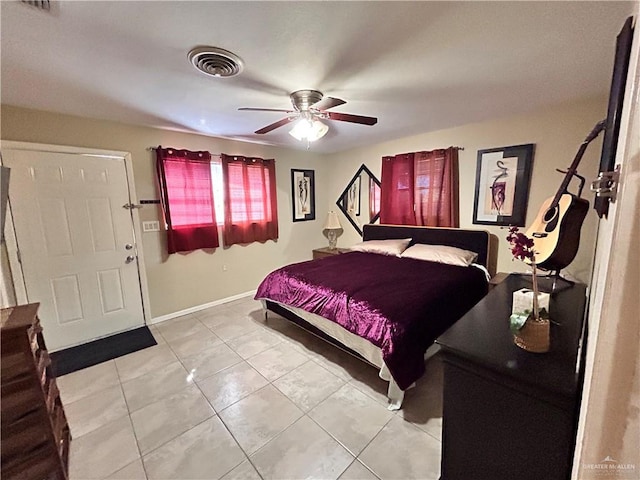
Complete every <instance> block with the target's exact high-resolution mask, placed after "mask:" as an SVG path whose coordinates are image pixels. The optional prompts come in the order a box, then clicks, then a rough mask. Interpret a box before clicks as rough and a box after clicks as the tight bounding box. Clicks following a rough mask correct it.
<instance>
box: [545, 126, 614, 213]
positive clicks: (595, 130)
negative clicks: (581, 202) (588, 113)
mask: <svg viewBox="0 0 640 480" xmlns="http://www.w3.org/2000/svg"><path fill="white" fill-rule="evenodd" d="M604 126H605V120H601V121H600V122H598V123H597V124H596V126H595V127H593V130H592V131H591V133H589V135H587V138H586V139H585V140H584V142H582V145H580V148H579V149H578V153H576V156H575V158H574V159H573V162H571V166H570V167H569V169H568V170H567V174H566V175H565V177H564V180H562V183H561V184H560V188H559V189H558V191H557V192H556V195H555V197H553V202H551V205H550V206H549V208H555V207H556V206H557V205H558V202H559V201H560V198H561V197H562V195H564V194H565V193H567V189H568V188H569V183H570V182H571V179H572V178H573V176H574V175H575V174H576V172H577V171H578V165H579V164H580V161H581V160H582V156H583V155H584V152H585V150H586V149H587V146H588V145H589V144H590V143H591V141H592V140H593V139H594V138H596V137H597V136H598V134H599V133H600V132H601V131H602V130H604Z"/></svg>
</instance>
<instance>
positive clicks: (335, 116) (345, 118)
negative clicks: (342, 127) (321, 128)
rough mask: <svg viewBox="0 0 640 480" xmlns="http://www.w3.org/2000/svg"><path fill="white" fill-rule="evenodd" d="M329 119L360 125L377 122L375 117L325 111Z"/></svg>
mask: <svg viewBox="0 0 640 480" xmlns="http://www.w3.org/2000/svg"><path fill="white" fill-rule="evenodd" d="M327 115H328V116H329V119H331V120H339V121H341V122H351V123H360V124H362V125H375V124H376V123H378V119H377V118H376V117H364V116H362V115H350V114H348V113H337V112H327Z"/></svg>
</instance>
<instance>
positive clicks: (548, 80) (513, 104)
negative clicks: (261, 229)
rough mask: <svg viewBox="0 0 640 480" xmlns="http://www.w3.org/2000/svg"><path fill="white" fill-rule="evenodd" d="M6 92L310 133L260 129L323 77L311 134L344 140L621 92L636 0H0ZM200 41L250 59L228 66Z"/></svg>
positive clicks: (172, 118) (9, 99) (331, 143)
mask: <svg viewBox="0 0 640 480" xmlns="http://www.w3.org/2000/svg"><path fill="white" fill-rule="evenodd" d="M0 9H1V10H0V13H1V17H2V24H1V28H2V30H1V35H2V57H1V60H2V70H1V74H2V77H1V93H2V103H3V104H8V105H16V106H21V107H28V108H35V109H41V110H48V111H54V112H61V113H66V114H73V115H80V116H83V117H93V118H100V119H108V120H115V121H120V122H126V123H133V124H140V125H148V126H154V127H160V128H171V129H179V130H185V131H193V132H199V133H203V134H206V135H212V136H220V137H227V138H235V139H240V140H245V141H252V142H261V143H267V144H272V145H280V146H283V147H287V148H306V145H304V144H302V143H300V142H297V141H296V140H295V139H293V138H292V137H291V136H289V135H288V134H287V133H288V130H289V128H288V127H282V128H280V129H277V130H275V131H273V132H271V133H268V134H265V135H255V134H253V132H254V131H255V130H257V129H259V128H261V127H264V126H266V125H268V124H270V123H273V122H275V121H277V120H279V119H280V118H282V117H283V115H281V114H279V113H273V112H240V111H238V108H239V107H261V108H290V106H291V104H290V102H289V98H288V95H289V93H290V92H292V91H294V90H299V89H303V88H312V89H318V90H321V91H322V92H324V94H325V95H327V96H332V97H338V98H342V99H344V100H346V101H347V104H346V105H342V106H339V107H336V108H335V109H333V111H336V112H344V113H352V114H358V115H368V116H374V117H378V119H379V120H378V124H377V125H375V126H361V125H353V124H347V123H344V122H335V121H333V122H329V123H330V130H329V133H328V134H327V135H326V137H324V138H323V139H321V140H319V141H318V142H316V143H315V144H313V145H312V147H311V148H312V150H314V151H317V152H326V153H329V152H336V151H341V150H345V149H348V148H353V147H357V146H361V145H365V144H370V143H378V142H381V141H385V140H391V139H396V138H400V137H403V136H407V135H412V134H418V133H423V132H427V131H432V130H438V129H442V128H448V127H452V126H456V125H463V124H467V123H471V122H476V121H482V120H485V119H487V118H492V117H497V116H505V115H510V114H514V113H519V112H525V111H527V110H531V109H533V108H536V107H539V106H542V105H548V104H553V103H557V102H561V101H565V100H570V99H573V98H578V97H583V96H588V95H594V94H605V93H606V92H608V88H609V82H610V79H611V72H612V68H613V55H614V48H615V37H616V35H617V33H618V31H619V30H620V28H621V27H622V24H623V22H624V19H625V18H626V17H627V16H628V15H629V14H631V13H632V10H633V3H632V2H362V3H361V2H190V1H185V2H170V1H139V2H121V1H106V2H98V1H65V2H59V1H57V0H52V9H51V11H50V12H42V11H39V10H37V9H35V8H34V7H31V6H28V5H25V4H22V3H20V2H13V1H12V2H8V1H1V2H0ZM199 45H211V46H217V47H221V48H224V49H227V50H231V51H232V52H234V53H236V54H237V55H239V56H240V57H241V58H242V59H243V60H244V63H245V70H244V72H243V73H242V74H241V75H240V76H237V77H233V78H226V79H216V78H212V77H208V76H205V75H203V74H202V73H200V72H198V71H196V70H195V69H194V68H193V67H192V66H191V64H190V63H189V61H188V59H187V53H188V51H189V50H190V49H191V48H193V47H195V46H199Z"/></svg>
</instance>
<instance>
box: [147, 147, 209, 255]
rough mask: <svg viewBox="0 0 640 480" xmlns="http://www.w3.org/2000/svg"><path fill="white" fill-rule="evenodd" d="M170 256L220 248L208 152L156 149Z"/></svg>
mask: <svg viewBox="0 0 640 480" xmlns="http://www.w3.org/2000/svg"><path fill="white" fill-rule="evenodd" d="M156 168H157V170H158V180H159V183H160V194H161V201H162V207H163V212H164V217H165V223H166V225H167V248H168V251H169V253H176V252H189V251H192V250H196V249H199V248H216V247H218V246H219V241H218V229H217V225H216V209H215V204H214V193H213V186H212V181H211V178H212V176H211V155H210V154H209V152H190V151H189V150H176V149H173V148H162V147H158V148H157V149H156Z"/></svg>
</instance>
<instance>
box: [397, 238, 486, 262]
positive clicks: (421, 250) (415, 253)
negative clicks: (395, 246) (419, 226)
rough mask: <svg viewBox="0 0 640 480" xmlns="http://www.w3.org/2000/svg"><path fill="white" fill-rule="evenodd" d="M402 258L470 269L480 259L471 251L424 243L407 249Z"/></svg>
mask: <svg viewBox="0 0 640 480" xmlns="http://www.w3.org/2000/svg"><path fill="white" fill-rule="evenodd" d="M400 256H401V257H402V258H415V259H418V260H428V261H430V262H438V263H447V264H449V265H460V266H461V267H468V266H469V265H471V264H472V263H473V262H474V261H475V260H476V258H478V254H477V253H475V252H470V251H469V250H463V249H461V248H456V247H449V246H446V245H426V244H422V243H418V244H416V245H413V246H411V247H409V248H407V249H406V250H405V251H404V252H402V255H400Z"/></svg>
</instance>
